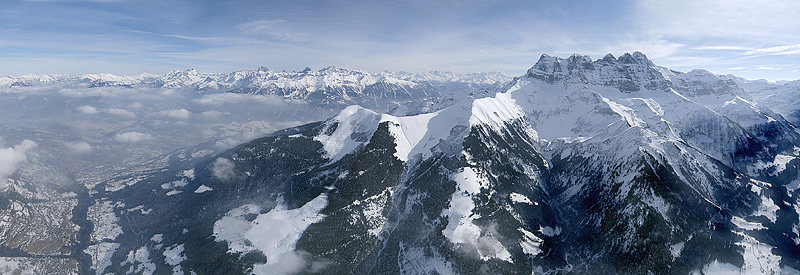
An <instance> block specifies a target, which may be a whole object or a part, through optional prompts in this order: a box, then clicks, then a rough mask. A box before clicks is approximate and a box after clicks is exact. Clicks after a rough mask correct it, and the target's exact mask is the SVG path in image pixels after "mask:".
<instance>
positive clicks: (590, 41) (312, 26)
mask: <svg viewBox="0 0 800 275" xmlns="http://www.w3.org/2000/svg"><path fill="white" fill-rule="evenodd" d="M797 18H800V1H796V0H772V1H759V0H747V1H741V0H728V1H710V0H692V1H676V0H673V1H652V0H639V1H634V0H630V1H623V0H601V1H570V0H565V1H536V0H533V1H530V0H529V1H508V0H485V1H476V0H437V1H430V0H419V1H417V0H413V1H412V0H395V1H380V0H368V1H362V0H326V1H309V0H267V1H263V0H262V1H256V0H253V1H246V0H242V1H222V0H216V1H215V0H191V1H189V0H185V1H184V0H158V1H151V0H82V1H79V0H72V1H62V0H28V1H11V0H9V1H2V2H0V75H12V76H15V75H21V74H30V73H33V74H84V73H114V74H121V75H134V74H139V73H143V72H148V73H155V74H163V73H166V72H169V71H171V70H175V69H188V68H194V69H197V70H198V71H201V72H229V71H235V70H251V69H255V68H258V67H259V66H265V67H268V68H270V69H273V70H287V71H299V70H302V69H303V68H305V67H310V68H312V69H320V68H323V67H326V66H330V65H333V66H337V67H343V68H348V69H362V70H368V71H383V70H390V71H401V70H402V71H410V72H426V71H433V70H442V71H452V72H456V73H468V72H486V71H502V72H506V73H508V74H510V75H521V74H523V73H524V72H525V70H527V69H528V68H530V67H531V66H533V64H535V63H536V60H537V59H538V58H539V56H540V55H541V54H543V53H546V54H550V55H556V56H561V57H567V56H569V55H571V54H573V53H580V54H584V55H589V56H591V57H592V58H595V59H597V58H601V57H602V56H603V55H605V54H606V53H612V54H614V55H615V56H619V55H621V54H623V53H625V52H633V51H640V52H643V53H644V54H646V55H647V56H648V57H649V58H650V59H651V60H653V62H655V63H656V64H657V65H661V66H666V67H669V68H671V69H675V70H679V71H689V70H692V69H697V68H702V69H706V70H709V71H712V72H714V73H718V74H735V75H739V76H742V77H745V78H749V79H767V80H770V81H776V80H795V79H800V31H797V30H800V20H798V19H797Z"/></svg>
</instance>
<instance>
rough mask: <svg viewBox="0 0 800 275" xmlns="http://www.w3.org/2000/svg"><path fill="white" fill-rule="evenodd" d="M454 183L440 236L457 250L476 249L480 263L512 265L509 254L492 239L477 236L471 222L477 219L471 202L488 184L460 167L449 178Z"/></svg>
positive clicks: (475, 227) (444, 213)
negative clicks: (444, 225) (458, 248)
mask: <svg viewBox="0 0 800 275" xmlns="http://www.w3.org/2000/svg"><path fill="white" fill-rule="evenodd" d="M453 180H454V181H455V182H456V191H455V192H454V193H453V195H452V196H451V198H450V205H449V207H448V208H447V209H445V210H444V211H443V212H442V216H445V217H447V220H448V222H447V227H446V228H445V229H444V230H443V231H442V234H443V235H444V236H445V237H446V238H447V239H448V240H450V242H451V243H453V244H455V245H456V246H457V247H465V248H470V249H476V250H477V252H478V254H479V255H480V257H481V259H482V260H484V261H485V260H489V259H491V258H497V259H500V260H503V261H507V262H512V260H511V254H510V253H509V252H508V250H506V248H505V247H503V245H502V244H501V243H500V242H499V241H498V240H497V239H496V238H495V237H494V236H493V235H492V234H488V233H487V234H484V235H481V231H482V230H481V228H480V227H478V226H477V225H476V224H474V223H473V222H472V221H473V220H475V219H477V218H479V217H480V216H479V215H474V214H473V213H472V210H473V209H474V208H475V203H474V201H473V199H472V197H473V196H475V195H477V194H478V193H480V191H481V187H483V188H488V184H489V182H488V181H487V180H486V179H484V178H482V177H481V176H479V175H478V173H477V172H476V171H475V170H474V169H473V168H471V167H464V168H462V171H461V172H460V173H458V174H455V175H453Z"/></svg>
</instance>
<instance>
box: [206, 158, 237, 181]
mask: <svg viewBox="0 0 800 275" xmlns="http://www.w3.org/2000/svg"><path fill="white" fill-rule="evenodd" d="M234 167H236V165H234V164H233V161H231V160H229V159H226V158H218V159H217V160H216V161H214V166H213V167H212V168H211V172H212V174H214V177H216V178H217V179H219V180H221V181H228V180H230V179H232V178H233V176H234V172H233V168H234Z"/></svg>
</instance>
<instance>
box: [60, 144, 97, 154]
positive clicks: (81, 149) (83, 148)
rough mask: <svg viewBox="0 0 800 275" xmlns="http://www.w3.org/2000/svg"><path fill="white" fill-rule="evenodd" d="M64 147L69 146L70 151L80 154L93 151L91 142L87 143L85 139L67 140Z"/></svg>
mask: <svg viewBox="0 0 800 275" xmlns="http://www.w3.org/2000/svg"><path fill="white" fill-rule="evenodd" d="M64 147H67V149H69V150H70V151H73V152H75V153H79V154H85V153H89V152H91V151H92V146H91V145H89V143H86V142H85V141H71V142H65V143H64Z"/></svg>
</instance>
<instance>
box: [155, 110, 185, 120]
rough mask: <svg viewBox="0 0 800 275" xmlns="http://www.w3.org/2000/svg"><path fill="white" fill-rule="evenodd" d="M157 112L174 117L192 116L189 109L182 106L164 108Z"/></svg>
mask: <svg viewBox="0 0 800 275" xmlns="http://www.w3.org/2000/svg"><path fill="white" fill-rule="evenodd" d="M159 114H160V115H162V116H165V117H168V118H174V119H189V117H191V116H192V112H189V110H186V109H183V108H180V109H170V110H164V111H161V112H159Z"/></svg>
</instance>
